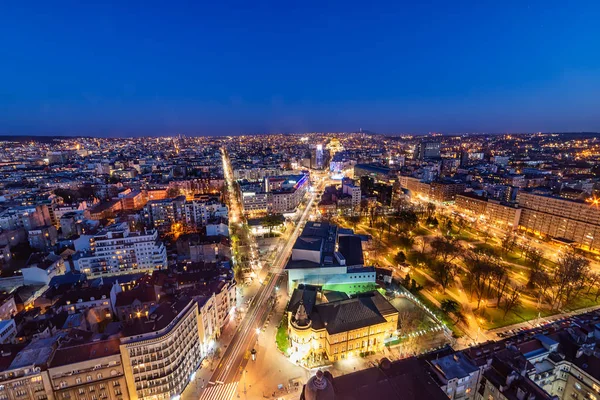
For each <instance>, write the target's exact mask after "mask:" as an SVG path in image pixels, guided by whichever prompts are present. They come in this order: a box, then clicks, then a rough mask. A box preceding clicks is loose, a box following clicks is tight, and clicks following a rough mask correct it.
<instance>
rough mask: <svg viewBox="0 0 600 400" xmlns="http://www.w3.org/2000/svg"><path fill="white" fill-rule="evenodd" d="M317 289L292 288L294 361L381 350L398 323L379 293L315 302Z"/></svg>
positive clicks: (290, 321)
mask: <svg viewBox="0 0 600 400" xmlns="http://www.w3.org/2000/svg"><path fill="white" fill-rule="evenodd" d="M316 302H317V291H316V289H315V288H311V287H306V288H301V289H296V290H294V293H293V294H292V297H291V299H290V303H289V306H288V310H287V312H288V333H289V338H290V345H291V349H292V350H291V357H292V359H293V360H295V361H296V362H302V361H303V360H309V361H311V362H316V363H318V362H319V361H322V360H323V359H324V358H326V359H327V360H329V361H337V360H343V359H345V358H348V357H354V356H360V355H361V354H363V353H367V352H372V351H375V352H377V351H381V350H382V349H383V347H384V343H385V340H386V339H387V338H389V337H391V336H393V334H394V332H395V331H396V329H397V325H398V310H396V308H394V306H393V305H392V304H390V303H389V302H388V301H387V300H386V299H385V298H384V297H383V296H382V295H381V294H380V293H379V292H377V291H373V292H367V293H362V294H359V295H356V296H354V297H350V298H346V299H342V300H337V301H332V302H329V303H321V304H316Z"/></svg>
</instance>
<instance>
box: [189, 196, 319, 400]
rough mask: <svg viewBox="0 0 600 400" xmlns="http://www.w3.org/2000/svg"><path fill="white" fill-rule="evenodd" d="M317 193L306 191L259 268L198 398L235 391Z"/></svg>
mask: <svg viewBox="0 0 600 400" xmlns="http://www.w3.org/2000/svg"><path fill="white" fill-rule="evenodd" d="M316 197H317V192H314V193H310V198H309V201H308V203H307V205H306V208H305V209H304V212H303V213H302V216H301V217H300V220H299V221H298V223H297V224H296V226H295V228H294V231H293V233H292V234H291V235H290V237H289V238H288V240H287V242H286V244H285V245H284V247H283V249H282V251H281V252H280V253H279V255H278V256H277V258H276V259H275V261H274V263H273V266H272V268H271V270H270V271H268V270H265V269H263V271H262V273H263V274H264V275H265V278H264V282H263V284H262V285H261V287H260V288H259V290H258V292H257V294H256V295H255V296H254V299H253V301H252V302H251V304H250V306H249V307H248V312H247V313H246V316H245V317H244V319H243V320H242V322H241V323H240V326H239V327H238V329H237V331H236V332H235V334H234V336H233V339H232V341H231V344H230V345H229V347H228V348H227V350H226V351H225V352H224V354H223V357H222V358H221V361H220V362H219V365H218V366H217V368H215V371H214V373H213V374H212V377H211V379H210V381H209V386H208V388H207V389H206V390H205V391H204V392H203V393H202V395H201V396H200V399H202V400H230V399H231V398H233V397H234V395H235V394H236V393H237V387H238V384H239V381H240V380H241V375H242V372H243V371H244V368H245V366H246V364H247V363H248V359H249V357H250V351H251V350H252V348H253V347H254V346H255V344H256V342H257V340H258V335H259V334H260V333H261V328H262V327H263V325H264V324H265V321H266V319H267V316H268V314H269V311H270V308H271V307H270V305H269V299H271V297H272V296H273V294H274V293H275V291H276V290H277V289H276V288H278V287H280V286H281V283H282V280H283V279H285V278H284V277H285V274H283V273H282V270H283V268H284V267H285V264H286V262H287V260H288V258H289V256H290V254H291V252H292V247H293V245H294V243H295V241H296V238H297V237H298V236H299V235H300V232H301V231H302V228H303V226H304V223H305V222H306V219H307V218H308V216H309V214H310V213H311V208H312V204H313V201H314V200H315V198H316Z"/></svg>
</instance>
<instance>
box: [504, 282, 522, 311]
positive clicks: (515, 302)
mask: <svg viewBox="0 0 600 400" xmlns="http://www.w3.org/2000/svg"><path fill="white" fill-rule="evenodd" d="M520 305H521V287H520V286H515V287H513V288H512V289H511V290H509V291H508V293H507V295H506V297H505V298H504V301H503V302H502V310H503V311H504V315H503V316H502V319H505V318H506V314H508V312H509V311H513V310H515V309H516V308H517V307H519V306H520Z"/></svg>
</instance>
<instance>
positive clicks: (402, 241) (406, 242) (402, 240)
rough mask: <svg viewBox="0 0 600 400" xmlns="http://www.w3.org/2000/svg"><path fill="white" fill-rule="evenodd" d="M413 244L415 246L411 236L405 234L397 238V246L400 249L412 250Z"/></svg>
mask: <svg viewBox="0 0 600 400" xmlns="http://www.w3.org/2000/svg"><path fill="white" fill-rule="evenodd" d="M414 244H415V239H414V238H413V237H412V236H410V235H407V234H405V233H403V234H401V235H400V236H398V245H399V246H400V247H402V248H403V249H404V250H410V249H412V247H413V245H414Z"/></svg>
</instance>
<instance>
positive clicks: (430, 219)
mask: <svg viewBox="0 0 600 400" xmlns="http://www.w3.org/2000/svg"><path fill="white" fill-rule="evenodd" d="M425 224H427V225H428V226H430V227H432V228H437V226H438V225H439V222H438V220H437V218H436V217H427V219H426V220H425Z"/></svg>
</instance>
